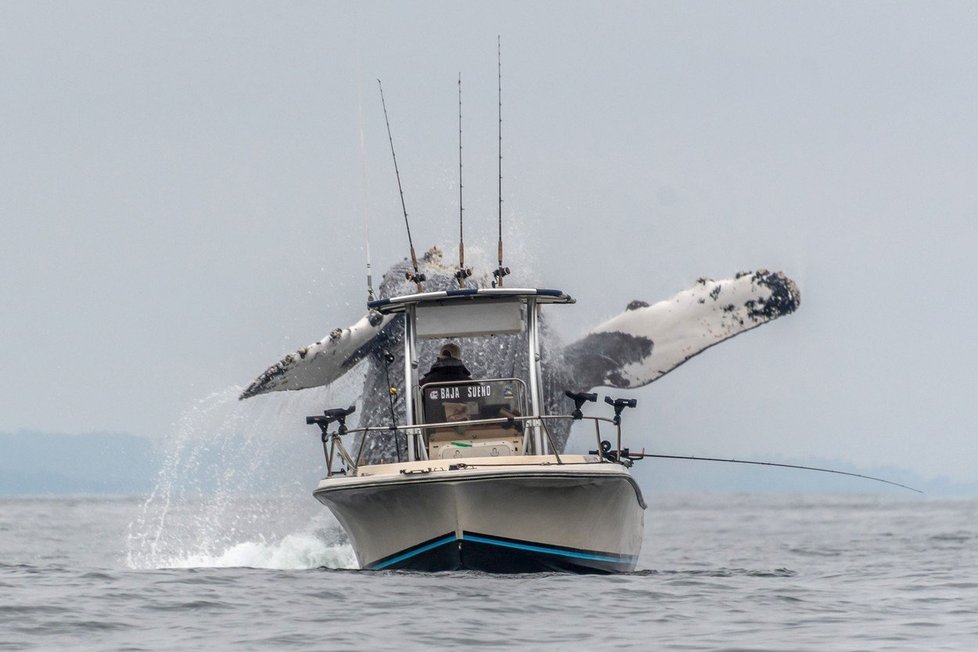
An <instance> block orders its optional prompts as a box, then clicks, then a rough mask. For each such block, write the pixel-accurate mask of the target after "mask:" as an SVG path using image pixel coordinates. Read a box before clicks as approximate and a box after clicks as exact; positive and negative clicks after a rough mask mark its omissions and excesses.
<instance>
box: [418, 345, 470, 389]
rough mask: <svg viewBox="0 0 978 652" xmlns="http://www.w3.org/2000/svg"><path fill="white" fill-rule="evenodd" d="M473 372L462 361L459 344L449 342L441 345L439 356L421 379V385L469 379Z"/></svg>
mask: <svg viewBox="0 0 978 652" xmlns="http://www.w3.org/2000/svg"><path fill="white" fill-rule="evenodd" d="M471 378H472V374H470V373H469V370H468V369H466V368H465V365H464V364H463V363H462V350H461V349H460V348H459V346H458V344H455V343H454V342H449V343H448V344H446V345H445V346H443V347H441V351H439V352H438V357H437V358H436V359H435V362H434V364H432V365H431V369H430V370H429V371H428V373H426V374H425V375H424V377H423V378H422V379H421V382H420V383H419V385H421V386H424V385H427V384H428V383H444V382H450V381H453V380H469V379H471Z"/></svg>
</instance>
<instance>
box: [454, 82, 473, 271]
mask: <svg viewBox="0 0 978 652" xmlns="http://www.w3.org/2000/svg"><path fill="white" fill-rule="evenodd" d="M469 276H472V269H471V268H470V267H466V266H465V239H464V238H463V237H462V73H459V74H458V270H457V271H456V272H455V280H456V281H458V286H459V287H460V288H461V287H465V279H466V278H468V277H469Z"/></svg>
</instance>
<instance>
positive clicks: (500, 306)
mask: <svg viewBox="0 0 978 652" xmlns="http://www.w3.org/2000/svg"><path fill="white" fill-rule="evenodd" d="M545 303H574V299H573V298H572V297H570V296H569V295H567V294H564V293H563V292H562V291H560V290H547V289H532V288H462V289H459V290H444V291H440V292H421V293H418V294H408V295H404V296H400V297H391V298H389V299H378V300H377V301H371V302H369V303H368V304H367V305H368V307H370V308H371V309H373V310H376V311H378V312H380V313H382V314H394V313H404V383H405V387H406V388H407V389H408V390H409V395H410V396H411V400H407V401H405V410H406V415H405V416H406V419H407V423H408V424H410V425H411V426H417V425H419V424H418V423H417V421H416V416H415V415H419V414H421V403H420V401H421V394H420V392H419V391H418V386H417V383H418V375H417V373H418V372H417V370H418V356H417V350H418V346H417V344H418V340H419V339H433V338H449V337H475V336H487V335H512V334H516V333H521V332H525V333H526V355H527V369H528V370H529V377H528V379H527V380H528V382H527V385H528V386H529V389H530V415H531V416H536V417H540V416H542V412H543V401H542V400H541V373H540V325H539V324H540V311H539V307H540V305H542V304H545ZM529 430H530V433H529V434H530V437H531V438H532V441H533V446H534V450H535V451H536V452H537V453H542V454H546V453H547V452H548V451H547V449H548V445H547V438H546V437H545V436H544V433H543V431H542V429H541V426H540V424H539V421H531V422H530V424H529ZM417 436H418V435H417V434H415V435H414V436H410V437H408V459H409V460H417V459H423V458H424V457H426V451H425V447H424V446H422V445H419V444H418V443H417V442H416V441H415V440H416V438H417Z"/></svg>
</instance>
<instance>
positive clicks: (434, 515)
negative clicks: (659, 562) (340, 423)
mask: <svg viewBox="0 0 978 652" xmlns="http://www.w3.org/2000/svg"><path fill="white" fill-rule="evenodd" d="M549 459H550V460H552V459H553V458H549ZM528 461H529V460H527V459H526V458H521V463H512V464H507V463H506V462H505V461H504V460H501V459H499V458H496V459H494V460H493V463H492V464H486V465H481V464H480V463H479V461H478V460H467V462H466V463H465V464H451V465H447V464H446V465H437V464H432V463H407V464H403V465H384V466H385V468H383V469H380V470H381V471H383V472H382V473H378V474H377V475H363V476H357V477H349V478H335V477H334V478H329V479H325V480H323V481H322V482H321V483H320V486H319V487H318V488H317V489H316V491H315V493H314V495H315V496H316V498H317V499H318V500H319V501H320V502H322V503H323V504H325V505H327V506H328V507H329V508H330V509H331V510H332V511H333V513H334V514H335V515H336V517H337V520H339V521H340V524H341V525H343V527H344V528H345V529H346V531H347V533H348V534H349V536H350V540H351V543H352V544H353V547H354V550H355V552H356V555H357V559H358V560H359V563H360V566H361V567H362V568H365V569H372V570H386V569H406V570H416V571H426V572H435V571H446V570H478V571H485V572H493V573H527V572H540V571H563V572H577V573H616V572H627V571H631V570H633V569H634V568H635V565H636V563H637V560H638V554H639V552H640V550H641V545H642V525H643V516H644V509H645V504H644V502H643V499H642V495H641V491H640V490H639V489H638V486H637V485H636V484H635V482H634V480H632V478H631V476H630V475H629V473H628V471H627V470H626V469H624V468H623V467H621V466H619V465H617V464H609V463H580V464H573V463H562V464H554V463H543V464H534V463H527V462H528ZM419 465H420V466H419ZM392 467H402V468H399V469H398V468H392ZM368 468H369V467H368ZM364 470H365V471H366V470H367V469H366V468H365V469H364Z"/></svg>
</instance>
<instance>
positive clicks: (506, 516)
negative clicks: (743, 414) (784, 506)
mask: <svg viewBox="0 0 978 652" xmlns="http://www.w3.org/2000/svg"><path fill="white" fill-rule="evenodd" d="M500 92H501V91H500ZM381 102H382V104H383V105H384V116H385V122H386V118H387V108H386V104H384V103H383V90H382V89H381ZM500 107H501V101H500ZM499 123H500V125H501V114H500V117H499ZM387 133H388V138H389V139H390V144H391V155H392V158H393V160H394V171H395V175H396V177H397V181H398V192H399V194H400V199H401V208H402V210H403V214H404V222H405V226H406V227H407V236H408V244H409V247H410V266H408V265H407V263H406V262H405V263H404V264H401V265H399V266H398V265H395V266H394V267H393V268H392V269H391V270H389V271H388V273H387V274H385V275H384V278H383V281H382V283H381V286H380V296H381V297H383V298H381V299H378V300H373V296H374V295H373V285H372V280H371V275H370V271H369V270H370V262H369V260H368V261H367V270H368V273H367V290H368V297H369V298H370V300H369V301H368V304H367V305H368V308H369V310H368V312H367V314H366V315H364V316H363V317H362V318H361V319H360V320H359V321H357V322H356V323H355V324H353V325H352V326H350V327H348V328H337V329H335V330H334V331H332V332H331V333H330V334H329V336H328V337H325V338H323V339H321V340H319V341H317V342H315V343H313V344H310V345H309V346H306V347H303V348H301V349H299V350H298V351H296V352H295V353H292V354H289V355H286V356H285V357H284V358H283V359H282V360H281V361H280V362H278V363H277V364H275V365H272V366H271V367H269V368H268V369H267V370H266V371H265V372H264V373H263V374H261V375H260V376H259V377H258V378H257V379H256V380H255V381H254V382H253V383H252V384H251V385H250V386H249V387H247V388H246V389H245V390H244V391H243V392H242V394H241V398H242V399H245V398H250V397H253V396H258V395H261V394H266V393H269V392H278V391H288V390H301V389H305V388H310V387H320V386H325V385H329V384H330V383H332V382H333V381H335V380H337V379H339V378H340V377H342V376H343V375H344V374H345V373H347V372H348V371H350V370H351V369H353V368H355V367H357V366H358V365H360V364H365V365H367V371H366V373H365V376H364V385H363V394H362V396H361V397H360V403H361V412H360V414H358V415H357V417H358V423H357V424H356V427H352V428H350V427H348V426H347V423H346V420H347V418H348V417H349V416H350V415H351V414H352V413H353V412H354V406H350V407H348V408H340V409H330V410H326V411H324V413H323V414H322V415H317V416H311V417H307V419H306V422H307V423H308V424H316V425H318V426H319V428H320V430H321V440H322V445H323V452H324V454H325V457H326V477H324V478H323V479H322V480H321V481H320V482H319V484H318V486H317V487H316V489H315V491H314V495H315V497H316V498H317V499H318V500H319V501H320V502H321V503H323V504H324V505H326V506H327V507H328V508H329V509H330V510H331V511H332V512H333V514H335V516H336V518H337V520H338V521H339V522H340V524H341V525H342V526H343V527H344V528H345V530H346V532H347V534H348V535H349V538H350V542H351V544H352V546H353V549H354V551H355V552H356V555H357V559H358V561H359V563H360V566H361V567H362V568H365V569H375V570H381V569H412V570H422V571H441V570H455V569H472V570H482V571H489V572H527V571H549V570H561V571H571V572H596V573H612V572H624V571H630V570H632V569H634V568H635V565H636V562H637V560H638V555H639V552H640V551H641V547H642V532H643V515H644V512H645V509H646V505H645V501H644V499H643V497H642V491H641V489H640V488H639V486H638V485H637V484H636V482H635V480H634V479H633V478H632V476H631V474H630V472H629V469H630V467H631V466H632V463H633V461H635V460H638V459H642V458H643V457H647V456H646V455H645V453H644V449H643V451H642V452H641V453H632V452H630V451H629V449H628V448H625V447H623V445H622V443H623V441H622V430H621V427H622V415H623V412H624V411H625V410H626V409H627V408H633V407H635V406H636V401H635V399H628V398H620V397H616V398H612V397H609V396H605V397H604V401H605V402H606V403H608V404H609V405H610V407H609V408H608V409H609V411H608V412H607V413H606V414H605V415H604V416H584V414H583V412H582V409H581V408H582V407H583V405H584V404H585V403H586V402H589V401H595V400H596V399H597V395H596V394H593V393H587V392H590V390H591V389H593V388H595V387H602V386H603V387H614V388H622V389H634V388H637V387H641V386H643V385H647V384H648V383H651V382H653V381H655V380H657V379H658V378H661V377H662V376H663V375H665V374H667V373H669V372H670V371H671V370H673V369H675V368H676V367H678V366H680V365H682V364H684V363H685V362H686V361H688V360H689V359H690V358H692V357H694V356H696V355H698V354H699V353H700V352H702V351H705V350H706V349H708V348H710V347H712V346H715V345H716V344H718V343H720V342H722V341H724V340H726V339H729V338H731V337H734V336H736V335H738V334H740V333H744V332H746V331H749V330H752V329H754V328H756V327H758V326H760V325H762V324H765V323H768V322H770V321H771V320H774V319H777V318H778V317H780V316H783V315H786V314H790V313H792V312H794V310H795V309H797V307H798V304H799V295H798V289H797V287H796V286H795V284H794V282H793V281H791V279H789V278H787V277H786V276H784V274H782V273H780V272H774V273H771V272H768V271H767V270H757V271H756V272H742V273H740V274H737V276H736V277H735V278H732V279H728V280H723V281H713V280H711V279H705V278H701V279H700V280H699V281H697V283H696V285H695V286H694V287H693V288H691V289H688V290H686V291H683V292H680V293H679V294H677V295H675V296H674V297H672V298H671V299H668V300H666V301H661V302H659V303H656V304H654V305H649V304H648V303H646V302H644V301H639V300H633V301H631V302H630V303H628V305H627V307H626V309H625V312H624V313H622V314H620V315H618V316H616V317H614V318H612V319H610V320H608V321H606V322H604V323H602V324H600V325H598V326H597V327H595V328H593V329H592V330H591V331H590V332H589V333H588V334H587V335H586V336H585V337H583V338H582V339H580V340H578V341H577V342H574V343H572V344H570V345H569V346H566V347H563V348H561V347H560V346H559V345H558V344H557V342H556V340H557V338H556V337H554V336H552V334H550V335H548V334H547V333H546V332H545V331H544V330H543V329H542V326H541V310H542V309H543V308H544V307H547V310H550V309H551V308H549V306H551V305H557V304H570V303H574V300H573V299H572V298H571V297H570V296H568V295H567V294H564V293H563V292H562V291H559V290H547V289H532V288H522V289H521V288H504V287H503V278H504V277H505V276H507V275H508V274H509V268H507V267H504V266H503V241H502V234H503V229H502V169H501V161H502V137H501V128H500V137H499V145H500V156H499V160H500V170H499V193H500V195H499V214H498V221H499V224H498V233H499V239H498V246H497V251H498V257H497V263H498V267H497V268H496V269H495V270H492V272H491V274H489V273H488V272H484V273H483V274H481V275H476V276H474V277H472V270H471V269H470V268H468V267H466V266H465V257H464V243H463V241H462V197H461V188H462V183H461V170H462V166H461V151H462V150H461V79H460V80H459V257H458V266H457V267H456V268H454V269H451V268H449V267H447V266H445V265H444V264H443V262H442V254H441V252H440V251H439V250H437V249H432V250H430V251H429V252H427V253H426V254H425V255H424V256H422V257H421V258H420V259H419V257H417V256H416V255H415V250H414V245H413V241H412V239H411V230H410V224H409V222H408V214H407V210H406V208H405V207H404V193H403V190H402V188H401V184H400V173H399V171H398V168H397V157H396V156H394V143H393V138H392V137H391V130H390V123H389V122H387ZM367 249H368V251H369V246H368V248H367ZM470 277H472V278H470ZM409 284H413V288H411V287H409ZM425 287H427V288H428V291H425V289H424V288H425ZM412 289H413V290H414V291H415V293H411V292H412ZM455 342H460V343H462V344H463V345H465V346H469V348H468V350H469V351H470V352H473V353H475V355H474V358H475V360H474V361H473V369H475V370H476V376H475V377H474V378H472V377H468V376H467V375H466V376H465V377H455V378H452V379H447V378H434V376H433V375H429V376H426V377H420V371H419V370H420V369H422V368H425V367H426V365H431V364H432V362H433V359H434V354H435V352H436V351H438V350H439V348H440V347H442V345H444V344H450V343H455ZM470 345H471V346H470ZM466 374H467V370H466ZM578 422H587V423H584V424H580V423H579V424H578V427H579V429H581V426H583V429H584V430H585V431H586V432H588V433H590V432H593V433H594V440H593V441H594V444H593V449H592V448H591V446H586V447H585V449H584V450H582V451H578V452H576V453H572V452H567V451H566V450H565V446H566V444H567V442H568V438H569V435H570V431H571V425H572V424H573V423H578ZM650 457H677V456H663V455H651V456H650ZM727 461H731V460H727Z"/></svg>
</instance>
